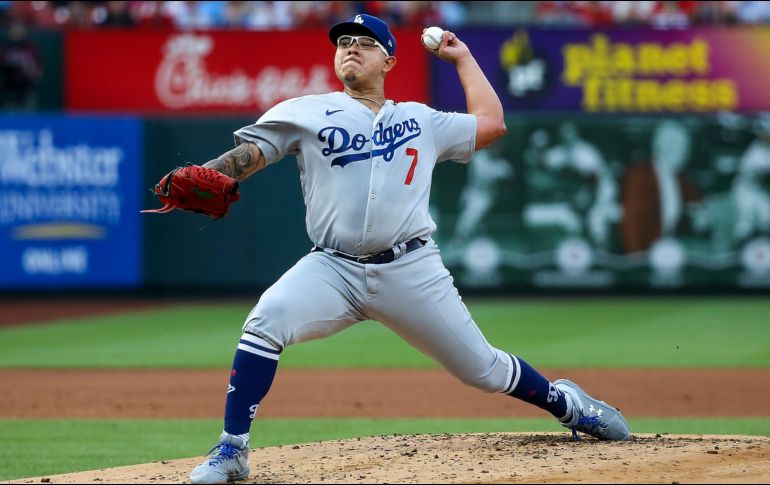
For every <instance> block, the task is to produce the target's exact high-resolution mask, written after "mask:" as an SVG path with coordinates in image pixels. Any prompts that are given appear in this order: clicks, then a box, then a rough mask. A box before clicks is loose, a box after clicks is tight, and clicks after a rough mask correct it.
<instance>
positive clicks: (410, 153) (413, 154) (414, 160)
mask: <svg viewBox="0 0 770 485" xmlns="http://www.w3.org/2000/svg"><path fill="white" fill-rule="evenodd" d="M417 154H418V152H417V149H416V148H407V149H406V155H407V156H409V157H413V158H412V166H411V167H409V173H408V174H406V180H404V185H411V184H412V178H413V177H414V168H415V167H416V166H417Z"/></svg>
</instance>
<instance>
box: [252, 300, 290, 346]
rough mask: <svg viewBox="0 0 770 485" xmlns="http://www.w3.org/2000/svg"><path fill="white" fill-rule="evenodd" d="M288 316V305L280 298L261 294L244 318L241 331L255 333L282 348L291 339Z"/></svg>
mask: <svg viewBox="0 0 770 485" xmlns="http://www.w3.org/2000/svg"><path fill="white" fill-rule="evenodd" d="M265 296H267V295H265ZM290 318H291V315H290V311H289V310H288V306H287V305H286V304H284V303H282V302H281V300H280V299H276V298H265V297H264V296H263V298H262V299H261V300H260V301H259V303H258V304H257V306H256V307H254V309H253V310H252V311H251V313H249V316H248V317H247V318H246V322H245V323H244V325H243V331H244V332H248V333H251V334H254V335H257V336H258V337H261V338H263V339H265V340H267V341H269V342H271V343H272V344H273V345H275V346H277V347H278V348H279V350H283V349H284V348H285V347H286V346H287V345H289V344H290V343H291V341H292V338H291V335H290V325H289V324H288V323H289V322H288V319H290Z"/></svg>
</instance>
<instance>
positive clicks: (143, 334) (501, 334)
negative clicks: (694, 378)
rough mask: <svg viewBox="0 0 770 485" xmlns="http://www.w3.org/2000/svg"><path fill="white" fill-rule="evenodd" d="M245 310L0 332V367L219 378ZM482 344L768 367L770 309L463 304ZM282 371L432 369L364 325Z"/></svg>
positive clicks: (301, 351) (210, 308)
mask: <svg viewBox="0 0 770 485" xmlns="http://www.w3.org/2000/svg"><path fill="white" fill-rule="evenodd" d="M250 306H251V303H250V302H248V303H244V304H232V303H229V304H223V305H218V306H214V305H186V306H176V307H170V308H168V309H163V310H153V311H147V312H142V313H136V314H131V315H115V316H110V317H101V318H90V319H84V320H79V321H75V320H67V321H60V322H55V323H52V324H45V325H38V326H27V327H12V328H6V329H2V330H0V367H200V368H206V367H216V368H223V367H228V366H229V365H230V364H231V362H232V355H233V351H234V348H235V342H236V339H237V338H238V336H239V335H240V329H241V325H242V321H243V319H244V317H245V316H246V314H247V313H248V311H249V309H250ZM468 307H469V309H470V310H471V313H472V314H473V315H474V318H475V320H476V322H477V323H478V324H479V327H481V329H482V331H483V332H484V334H485V335H486V337H487V339H488V340H489V341H490V343H491V344H493V345H495V346H497V347H499V348H502V349H504V350H506V351H509V352H512V353H515V354H518V355H521V356H523V357H524V358H525V359H527V360H528V361H529V362H531V363H533V364H534V365H536V366H537V367H541V368H546V367H700V366H705V367H768V366H770V331H768V322H770V301H769V300H768V299H766V298H765V299H756V298H719V299H715V298H708V299H705V298H677V299H598V298H597V299H543V300H523V301H513V300H510V301H509V300H505V301H503V300H500V301H488V300H481V301H471V302H470V303H469V304H468ZM281 366H282V367H284V368H289V367H338V368H339V367H353V368H356V367H386V368H387V367H400V368H405V367H406V368H409V367H415V368H426V367H434V364H433V362H432V361H430V360H429V359H428V358H426V357H425V356H424V355H422V354H420V353H418V352H417V351H415V350H414V349H412V348H411V347H409V346H408V345H407V344H405V343H404V342H403V341H402V340H401V339H400V338H399V337H397V336H396V335H394V334H392V333H391V332H390V331H389V330H387V329H385V328H384V327H383V326H382V325H379V324H377V323H374V322H364V323H361V324H358V325H356V326H354V327H353V328H350V329H348V330H345V331H344V332H341V333H340V334H338V335H335V336H333V337H331V338H328V339H324V340H320V341H313V342H306V343H302V344H298V345H295V346H292V347H289V348H288V349H287V350H286V352H284V354H283V355H282V357H281Z"/></svg>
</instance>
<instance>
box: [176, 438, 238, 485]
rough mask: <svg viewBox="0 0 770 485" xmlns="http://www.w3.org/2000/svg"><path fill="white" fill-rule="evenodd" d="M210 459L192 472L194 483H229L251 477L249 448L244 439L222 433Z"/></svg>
mask: <svg viewBox="0 0 770 485" xmlns="http://www.w3.org/2000/svg"><path fill="white" fill-rule="evenodd" d="M206 456H208V457H209V458H208V459H207V460H206V461H204V462H203V463H201V464H200V465H198V466H196V467H195V468H193V471H192V472H190V481H191V482H192V483H227V482H232V481H235V480H243V479H245V478H247V477H248V476H249V446H248V443H245V442H244V440H243V439H241V438H239V437H237V436H234V435H231V434H227V433H222V436H220V437H219V443H218V444H217V445H216V446H215V447H214V448H212V449H211V451H209V452H208V453H206Z"/></svg>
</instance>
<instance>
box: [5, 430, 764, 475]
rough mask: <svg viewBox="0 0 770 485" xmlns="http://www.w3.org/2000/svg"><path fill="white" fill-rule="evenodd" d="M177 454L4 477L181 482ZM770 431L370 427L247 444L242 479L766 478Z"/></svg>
mask: <svg viewBox="0 0 770 485" xmlns="http://www.w3.org/2000/svg"><path fill="white" fill-rule="evenodd" d="M200 460H201V458H200V457H197V458H186V459H182V460H173V461H168V462H161V463H150V464H146V465H136V466H128V467H120V468H110V469H105V470H98V471H91V472H81V473H71V474H67V475H57V476H50V477H45V478H43V477H38V478H26V479H22V480H17V481H14V482H10V483H40V482H41V481H46V482H48V483H94V482H98V483H184V482H185V481H187V479H188V474H189V472H190V470H191V469H192V467H194V466H195V465H197V464H198V463H200ZM768 481H770V439H768V438H765V437H746V436H680V435H676V436H675V435H670V436H669V435H663V436H660V435H637V436H634V437H633V438H632V439H631V440H630V441H627V442H622V443H607V442H600V441H597V440H593V439H588V438H586V439H583V441H581V442H579V443H576V442H573V441H571V440H570V437H569V435H568V434H566V433H558V434H555V433H539V434H531V433H493V434H488V433H485V434H462V435H448V434H447V435H417V436H403V435H400V436H399V435H397V436H378V437H372V438H361V439H352V440H339V441H325V442H321V443H309V444H303V445H296V446H279V447H275V448H264V449H258V450H253V451H252V454H251V475H250V477H249V479H248V480H244V481H243V482H241V483H522V482H526V483H533V482H537V483H556V482H559V483H613V482H614V483H679V482H698V483H767V482H768Z"/></svg>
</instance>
